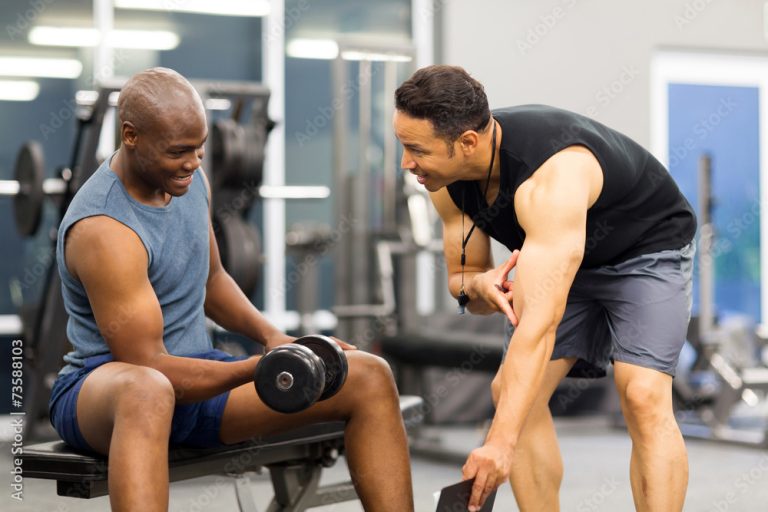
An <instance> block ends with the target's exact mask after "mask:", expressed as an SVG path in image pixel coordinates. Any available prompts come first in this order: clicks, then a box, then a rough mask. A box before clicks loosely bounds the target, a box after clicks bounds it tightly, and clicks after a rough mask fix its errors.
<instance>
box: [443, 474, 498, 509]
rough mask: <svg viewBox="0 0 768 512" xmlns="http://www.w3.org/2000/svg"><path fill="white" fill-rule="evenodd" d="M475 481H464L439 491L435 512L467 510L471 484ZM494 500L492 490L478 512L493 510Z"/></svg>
mask: <svg viewBox="0 0 768 512" xmlns="http://www.w3.org/2000/svg"><path fill="white" fill-rule="evenodd" d="M474 482H475V479H474V478H473V479H472V480H464V481H463V482H459V483H458V484H453V485H449V486H448V487H444V488H443V490H442V491H440V500H439V501H438V502H437V511H436V512H459V511H461V512H465V511H466V510H467V504H468V503H469V497H470V496H471V495H472V484H473V483H474ZM495 499H496V490H494V491H493V492H492V493H491V494H490V495H489V496H488V499H487V500H485V503H484V504H483V508H481V509H480V512H491V511H492V510H493V502H494V500H495Z"/></svg>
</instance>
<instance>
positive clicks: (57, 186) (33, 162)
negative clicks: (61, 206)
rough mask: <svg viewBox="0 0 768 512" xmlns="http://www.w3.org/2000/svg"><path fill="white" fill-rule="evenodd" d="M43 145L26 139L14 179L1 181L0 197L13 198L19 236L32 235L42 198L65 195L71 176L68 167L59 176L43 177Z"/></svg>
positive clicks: (37, 226) (16, 165)
mask: <svg viewBox="0 0 768 512" xmlns="http://www.w3.org/2000/svg"><path fill="white" fill-rule="evenodd" d="M44 175H45V159H44V157H43V148H42V146H41V145H40V143H39V142H37V141H29V142H25V143H24V145H22V146H21V149H19V152H18V153H17V155H16V164H15V166H14V177H15V179H14V180H0V196H10V197H13V213H14V217H15V220H16V229H17V230H18V232H19V234H21V235H22V236H32V235H34V234H35V233H36V232H37V230H38V228H39V227H40V220H41V218H42V214H43V199H44V198H45V197H59V196H62V195H64V193H66V191H67V187H68V186H69V180H70V179H71V178H72V172H71V171H70V170H69V169H66V168H65V169H62V171H61V178H48V179H44V178H43V176H44Z"/></svg>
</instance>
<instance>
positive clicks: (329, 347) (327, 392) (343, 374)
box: [294, 335, 349, 400]
mask: <svg viewBox="0 0 768 512" xmlns="http://www.w3.org/2000/svg"><path fill="white" fill-rule="evenodd" d="M294 344H298V345H304V346H306V347H308V348H309V349H311V350H312V352H314V353H315V354H317V355H318V356H320V359H322V361H323V363H324V364H325V389H324V390H323V393H322V395H320V400H327V399H328V398H331V397H332V396H333V395H335V394H336V393H338V392H339V390H340V389H341V386H343V385H344V382H345V381H346V380H347V372H348V371H349V365H348V363H347V356H346V355H345V354H344V351H343V350H342V348H341V347H340V346H339V344H338V343H336V342H335V341H333V340H332V339H331V338H329V337H328V336H321V335H310V336H303V337H301V338H299V339H297V340H296V341H295V342H294Z"/></svg>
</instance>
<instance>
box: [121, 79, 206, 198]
mask: <svg viewBox="0 0 768 512" xmlns="http://www.w3.org/2000/svg"><path fill="white" fill-rule="evenodd" d="M119 108H120V118H121V138H122V147H121V152H122V150H123V149H124V150H125V152H126V154H127V159H126V160H127V166H126V171H127V173H128V176H127V179H128V181H129V182H130V186H131V187H132V188H135V190H136V192H137V193H138V194H139V195H140V196H141V197H142V198H145V199H147V200H149V201H153V202H154V201H160V202H166V194H167V195H170V196H176V197H178V196H181V195H184V194H185V193H186V192H187V191H188V190H189V186H190V185H191V183H192V175H193V173H194V171H195V169H197V168H198V167H200V164H201V161H202V158H203V144H204V143H205V140H206V138H207V136H208V127H207V122H206V118H205V109H204V107H203V104H202V100H201V99H200V96H199V95H198V94H197V92H196V91H195V90H194V89H193V88H192V86H191V85H190V84H189V82H187V81H186V80H185V79H184V78H183V77H181V75H179V74H178V73H175V72H172V71H170V70H163V69H153V70H148V71H146V72H143V73H140V74H139V75H137V76H135V77H133V78H132V79H131V80H129V82H128V83H127V84H126V86H125V87H124V88H123V90H122V91H121V93H120V102H119Z"/></svg>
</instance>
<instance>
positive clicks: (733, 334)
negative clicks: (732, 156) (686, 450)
mask: <svg viewBox="0 0 768 512" xmlns="http://www.w3.org/2000/svg"><path fill="white" fill-rule="evenodd" d="M698 183H699V186H698V201H699V222H700V225H701V226H700V235H699V244H698V259H697V263H698V277H699V316H698V318H694V319H692V321H691V325H690V326H689V330H688V341H687V342H686V345H685V347H684V349H683V352H682V354H681V357H680V360H681V362H680V364H679V365H678V369H677V376H676V377H675V379H674V381H673V396H674V398H675V405H676V409H677V410H676V416H677V419H678V423H679V425H680V430H681V431H682V433H683V435H685V436H687V437H692V438H700V439H710V440H716V441H725V442H733V443H739V444H745V445H751V446H757V447H763V448H765V447H768V409H767V408H766V406H768V401H767V400H766V392H768V367H767V366H766V364H765V361H764V360H763V359H762V355H761V354H762V353H763V351H764V349H765V347H766V346H768V343H766V342H767V341H768V340H766V338H764V337H761V336H759V335H758V333H757V332H756V330H755V329H754V326H752V325H750V323H749V322H745V321H743V320H740V319H738V318H733V319H726V320H722V321H718V319H717V316H716V314H715V291H714V290H715V287H714V285H715V266H714V259H715V256H716V251H715V240H716V236H717V233H716V232H715V227H714V222H713V219H712V212H713V207H714V205H713V197H712V159H711V157H710V156H709V155H706V154H704V155H702V156H701V158H700V160H699V178H698Z"/></svg>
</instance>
